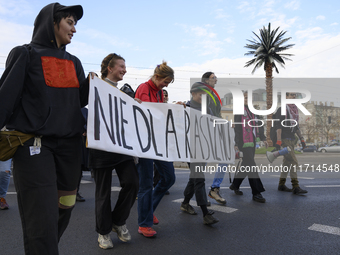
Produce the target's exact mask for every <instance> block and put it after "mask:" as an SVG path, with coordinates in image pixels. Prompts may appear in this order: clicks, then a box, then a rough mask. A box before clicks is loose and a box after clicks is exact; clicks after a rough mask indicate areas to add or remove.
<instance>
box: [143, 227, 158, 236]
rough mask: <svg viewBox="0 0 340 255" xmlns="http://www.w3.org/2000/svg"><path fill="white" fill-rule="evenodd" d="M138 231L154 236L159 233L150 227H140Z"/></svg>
mask: <svg viewBox="0 0 340 255" xmlns="http://www.w3.org/2000/svg"><path fill="white" fill-rule="evenodd" d="M138 233H139V234H142V235H143V236H146V237H152V236H154V235H156V234H157V232H156V231H155V230H153V229H152V228H150V227H139V228H138Z"/></svg>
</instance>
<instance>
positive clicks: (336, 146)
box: [318, 143, 340, 153]
mask: <svg viewBox="0 0 340 255" xmlns="http://www.w3.org/2000/svg"><path fill="white" fill-rule="evenodd" d="M318 151H320V152H323V153H325V152H340V145H339V144H338V143H333V144H331V145H329V146H327V147H320V148H319V149H318Z"/></svg>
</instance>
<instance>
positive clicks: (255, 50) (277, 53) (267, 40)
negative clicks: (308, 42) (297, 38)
mask: <svg viewBox="0 0 340 255" xmlns="http://www.w3.org/2000/svg"><path fill="white" fill-rule="evenodd" d="M279 28H280V27H278V28H276V29H274V30H271V28H270V23H269V24H268V28H265V27H263V29H260V35H257V34H256V33H254V32H253V34H254V35H255V36H256V38H255V39H254V38H252V40H247V41H248V42H250V44H247V45H246V46H244V47H245V48H248V49H250V50H249V51H248V52H247V53H245V55H253V56H254V58H253V59H251V60H249V61H248V62H247V63H246V64H245V66H244V67H248V66H251V65H255V67H254V69H253V71H252V74H254V72H255V71H256V70H257V69H258V68H260V67H261V66H262V65H264V70H265V72H266V92H267V109H270V108H271V107H272V104H273V100H272V98H273V97H272V96H273V68H275V71H276V72H277V73H279V70H278V69H277V66H276V65H277V64H280V65H281V67H283V68H284V65H285V60H291V59H289V58H287V56H293V55H292V54H285V53H281V52H282V51H285V50H288V49H290V48H292V47H293V46H294V44H288V45H283V44H285V43H286V42H287V41H288V40H290V39H291V37H288V38H283V37H284V35H285V34H286V32H287V31H281V32H279V33H278V30H279ZM271 118H272V115H269V116H267V119H271ZM270 127H271V121H268V122H267V131H266V136H267V142H268V144H270V145H272V142H271V140H270V135H269V132H270Z"/></svg>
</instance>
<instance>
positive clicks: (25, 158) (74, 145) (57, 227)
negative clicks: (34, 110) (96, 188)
mask: <svg viewBox="0 0 340 255" xmlns="http://www.w3.org/2000/svg"><path fill="white" fill-rule="evenodd" d="M33 142H34V138H32V139H30V140H28V141H27V142H26V143H25V144H24V146H19V147H18V150H17V151H16V153H15V155H14V158H13V177H14V184H15V188H16V191H17V197H18V206H19V212H20V217H21V223H22V229H23V237H24V246H25V253H26V254H58V241H59V239H60V238H61V236H62V234H63V233H64V231H65V229H66V228H67V225H68V223H69V220H70V217H71V211H72V208H73V206H74V204H75V199H76V192H77V184H78V180H79V176H80V161H81V137H80V135H79V136H77V137H73V138H53V137H42V138H41V143H42V145H41V148H40V151H39V150H38V151H36V153H35V152H34V151H32V150H33Z"/></svg>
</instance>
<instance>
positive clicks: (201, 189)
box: [184, 163, 208, 206]
mask: <svg viewBox="0 0 340 255" xmlns="http://www.w3.org/2000/svg"><path fill="white" fill-rule="evenodd" d="M188 165H189V168H190V177H189V181H188V184H187V186H186V187H185V190H184V197H185V200H190V199H191V198H192V197H193V196H194V194H195V197H196V202H197V205H198V206H201V205H207V203H208V199H207V193H206V191H205V176H204V173H203V172H196V171H195V169H196V166H203V165H205V164H199V163H191V164H189V163H188Z"/></svg>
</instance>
